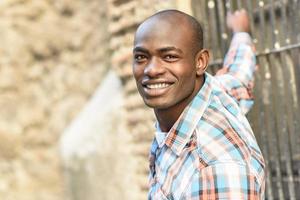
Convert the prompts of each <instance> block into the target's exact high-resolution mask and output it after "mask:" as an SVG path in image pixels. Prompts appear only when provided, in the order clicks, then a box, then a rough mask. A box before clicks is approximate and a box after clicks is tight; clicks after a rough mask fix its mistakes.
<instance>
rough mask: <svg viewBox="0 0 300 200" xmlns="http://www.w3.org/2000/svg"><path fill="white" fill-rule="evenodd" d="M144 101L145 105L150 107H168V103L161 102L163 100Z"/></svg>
mask: <svg viewBox="0 0 300 200" xmlns="http://www.w3.org/2000/svg"><path fill="white" fill-rule="evenodd" d="M144 103H145V104H146V106H148V107H149V108H152V109H167V108H169V107H170V105H169V104H168V103H163V102H152V101H147V100H144Z"/></svg>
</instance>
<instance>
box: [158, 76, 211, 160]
mask: <svg viewBox="0 0 300 200" xmlns="http://www.w3.org/2000/svg"><path fill="white" fill-rule="evenodd" d="M204 76H205V82H204V84H203V86H202V87H201V89H200V91H199V92H198V94H197V95H196V96H195V97H194V99H193V100H192V101H191V102H190V103H189V105H188V106H187V107H186V108H185V109H184V110H183V112H182V113H181V115H180V117H179V119H178V120H177V121H176V122H175V124H174V125H173V127H172V128H171V129H170V131H169V132H168V134H167V137H166V138H165V142H164V143H165V144H166V145H167V146H168V147H169V148H170V149H171V150H172V151H173V152H174V153H175V154H176V155H177V156H179V155H180V153H181V152H182V150H183V148H184V147H185V145H186V144H187V143H188V142H189V141H190V138H191V136H192V134H193V132H194V130H195V128H196V126H197V124H198V122H199V120H200V119H201V117H202V115H203V113H204V111H205V109H206V108H207V106H208V104H209V100H210V96H211V91H212V88H211V82H212V79H213V78H212V76H211V75H209V74H208V73H205V75H204ZM157 127H159V125H158V122H157Z"/></svg>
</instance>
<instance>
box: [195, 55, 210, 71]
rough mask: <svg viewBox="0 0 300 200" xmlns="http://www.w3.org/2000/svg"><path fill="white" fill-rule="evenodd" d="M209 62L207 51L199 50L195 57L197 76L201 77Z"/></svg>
mask: <svg viewBox="0 0 300 200" xmlns="http://www.w3.org/2000/svg"><path fill="white" fill-rule="evenodd" d="M208 61H209V52H208V50H207V49H202V50H200V51H199V52H198V53H197V55H196V67H197V75H198V76H201V75H202V74H204V72H205V70H206V69H207V66H208Z"/></svg>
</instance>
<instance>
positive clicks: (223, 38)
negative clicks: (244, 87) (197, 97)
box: [192, 0, 300, 200]
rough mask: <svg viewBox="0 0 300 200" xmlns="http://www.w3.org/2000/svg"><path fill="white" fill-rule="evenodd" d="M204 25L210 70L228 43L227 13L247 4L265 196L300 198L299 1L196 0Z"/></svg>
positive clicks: (255, 126) (254, 115) (254, 120)
mask: <svg viewBox="0 0 300 200" xmlns="http://www.w3.org/2000/svg"><path fill="white" fill-rule="evenodd" d="M192 5H193V9H194V10H193V11H194V14H195V16H196V17H197V18H199V20H200V21H201V22H202V23H204V27H205V35H206V36H207V37H206V39H205V41H208V42H207V44H205V45H206V47H207V48H209V49H211V50H212V52H213V60H212V62H211V70H212V71H215V69H216V68H218V67H220V65H221V64H222V58H223V56H224V53H225V52H226V49H227V48H228V44H229V42H230V38H231V37H230V33H229V32H228V30H227V28H226V23H225V19H226V18H225V15H226V13H227V12H228V11H230V10H235V9H237V8H245V9H246V10H247V11H248V13H249V15H250V19H251V30H252V37H253V39H254V42H255V45H256V49H257V61H258V66H259V67H258V71H257V72H256V86H255V91H254V94H255V105H254V107H253V109H252V111H251V112H250V113H249V116H248V117H249V119H250V123H251V124H252V127H253V130H254V132H255V134H256V137H257V140H258V142H259V145H260V147H261V149H262V152H263V154H264V157H265V160H266V165H267V177H266V178H267V179H266V199H270V200H272V199H280V200H287V199H293V200H294V199H300V176H299V175H300V123H299V122H300V99H299V98H300V1H299V0H265V1H262V0H252V1H250V0H243V1H242V0H203V1H202V0H194V1H192Z"/></svg>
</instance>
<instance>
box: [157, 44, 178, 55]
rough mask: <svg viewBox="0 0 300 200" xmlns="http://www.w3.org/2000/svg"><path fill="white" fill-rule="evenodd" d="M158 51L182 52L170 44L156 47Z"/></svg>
mask: <svg viewBox="0 0 300 200" xmlns="http://www.w3.org/2000/svg"><path fill="white" fill-rule="evenodd" d="M158 51H159V52H161V53H164V52H168V51H177V52H179V53H183V52H182V50H181V49H179V48H176V47H174V46H170V47H163V48H160V49H158Z"/></svg>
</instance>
